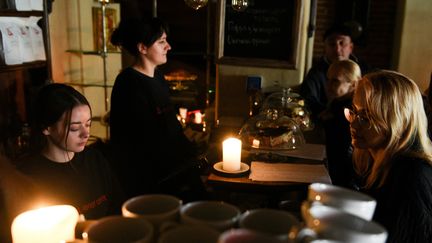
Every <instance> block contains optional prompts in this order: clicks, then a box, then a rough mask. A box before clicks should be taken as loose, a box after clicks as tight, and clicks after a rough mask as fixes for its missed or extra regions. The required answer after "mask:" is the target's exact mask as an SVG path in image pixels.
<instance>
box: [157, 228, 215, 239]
mask: <svg viewBox="0 0 432 243" xmlns="http://www.w3.org/2000/svg"><path fill="white" fill-rule="evenodd" d="M219 235H220V232H219V231H218V230H216V229H213V228H210V227H207V226H202V225H179V226H177V227H175V228H173V229H170V230H167V231H165V232H163V233H162V234H161V236H160V237H159V240H158V243H185V242H191V243H192V242H199V243H217V242H218V238H219Z"/></svg>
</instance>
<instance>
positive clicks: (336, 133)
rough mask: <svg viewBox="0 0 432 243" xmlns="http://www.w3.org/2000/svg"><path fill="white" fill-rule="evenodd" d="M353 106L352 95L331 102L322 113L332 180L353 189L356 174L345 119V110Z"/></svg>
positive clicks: (347, 124)
mask: <svg viewBox="0 0 432 243" xmlns="http://www.w3.org/2000/svg"><path fill="white" fill-rule="evenodd" d="M351 106H352V95H349V96H343V97H340V98H336V99H334V100H333V101H332V102H330V104H329V106H328V108H327V109H326V110H325V112H324V113H322V121H323V126H324V131H325V138H326V142H325V144H326V154H327V162H328V170H329V174H330V178H331V180H332V183H333V184H334V185H338V186H343V187H347V188H351V189H352V188H353V187H354V184H355V177H354V176H355V172H354V167H353V163H352V152H353V148H352V145H351V133H350V124H349V122H348V121H347V120H346V119H345V115H344V108H346V107H347V108H350V107H351Z"/></svg>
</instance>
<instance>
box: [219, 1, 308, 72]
mask: <svg viewBox="0 0 432 243" xmlns="http://www.w3.org/2000/svg"><path fill="white" fill-rule="evenodd" d="M250 3H251V4H250V5H248V7H247V8H246V9H245V10H244V11H242V12H238V11H235V10H233V9H232V7H231V1H230V0H218V4H219V6H218V16H219V18H218V19H219V23H218V25H217V28H218V30H217V41H216V62H217V63H220V64H233V65H243V66H259V67H275V68H287V69H296V68H297V66H298V62H299V45H300V38H301V36H302V33H301V25H302V19H301V16H302V11H303V9H304V0H284V1H280V0H253V1H250Z"/></svg>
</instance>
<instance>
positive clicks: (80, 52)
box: [66, 50, 121, 56]
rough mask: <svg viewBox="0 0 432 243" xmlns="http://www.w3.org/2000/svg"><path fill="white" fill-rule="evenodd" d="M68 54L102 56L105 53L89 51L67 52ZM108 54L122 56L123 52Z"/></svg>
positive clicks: (109, 52) (108, 52)
mask: <svg viewBox="0 0 432 243" xmlns="http://www.w3.org/2000/svg"><path fill="white" fill-rule="evenodd" d="M66 52H69V53H74V54H80V55H96V56H102V55H103V54H104V53H103V51H87V50H66ZM106 53H107V54H121V51H107V52H106Z"/></svg>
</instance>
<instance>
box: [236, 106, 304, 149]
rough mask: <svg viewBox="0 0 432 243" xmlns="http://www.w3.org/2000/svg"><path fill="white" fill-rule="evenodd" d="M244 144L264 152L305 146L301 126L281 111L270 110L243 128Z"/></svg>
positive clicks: (248, 122)
mask: <svg viewBox="0 0 432 243" xmlns="http://www.w3.org/2000/svg"><path fill="white" fill-rule="evenodd" d="M240 137H241V140H242V144H243V145H244V146H245V147H246V148H247V149H251V148H255V149H263V150H292V149H296V148H298V147H300V146H302V145H303V144H305V139H304V136H303V133H302V131H301V129H300V126H299V125H298V124H297V122H295V121H294V120H293V119H292V118H290V117H288V116H286V115H285V114H284V113H283V112H281V111H280V110H279V109H274V108H268V109H267V110H265V111H263V112H261V113H260V114H258V115H256V116H254V117H251V118H250V119H249V120H248V121H247V122H246V123H245V124H244V125H243V127H242V128H241V130H240Z"/></svg>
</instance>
